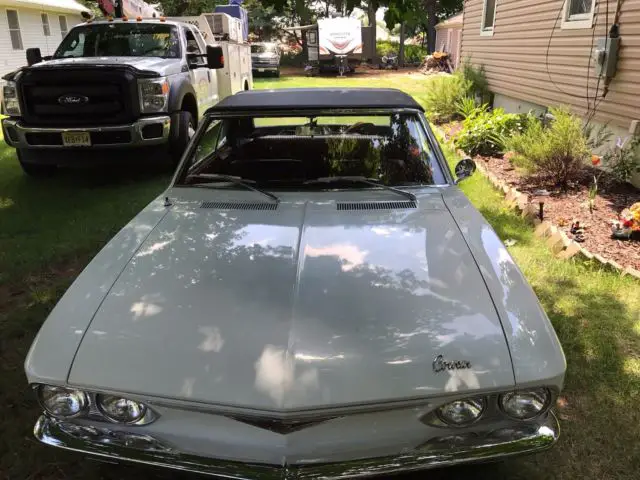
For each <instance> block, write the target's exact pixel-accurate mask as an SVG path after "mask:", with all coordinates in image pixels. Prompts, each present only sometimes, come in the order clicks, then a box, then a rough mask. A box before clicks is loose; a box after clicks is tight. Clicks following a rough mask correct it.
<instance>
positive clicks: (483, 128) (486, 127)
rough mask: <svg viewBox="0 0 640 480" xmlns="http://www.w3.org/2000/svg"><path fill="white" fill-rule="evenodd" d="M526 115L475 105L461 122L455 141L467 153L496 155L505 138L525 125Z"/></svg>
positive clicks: (501, 148)
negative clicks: (489, 109) (460, 128)
mask: <svg viewBox="0 0 640 480" xmlns="http://www.w3.org/2000/svg"><path fill="white" fill-rule="evenodd" d="M526 123H527V121H526V117H525V116H523V115H518V114H514V113H505V112H504V110H503V109H501V108H497V109H495V110H491V111H488V110H487V109H486V106H485V105H483V106H482V107H477V108H476V109H475V110H474V111H473V112H471V114H470V115H469V116H468V117H467V118H466V119H465V121H464V122H463V123H462V130H460V132H459V133H458V135H457V136H456V139H455V143H456V145H457V146H458V148H461V149H462V150H464V151H465V152H466V153H468V154H469V155H485V156H489V155H496V154H498V153H500V152H502V151H503V149H504V143H505V139H506V138H507V137H509V136H511V135H514V134H516V133H520V132H521V131H522V130H524V129H525V127H526Z"/></svg>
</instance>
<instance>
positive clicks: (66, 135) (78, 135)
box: [62, 132, 91, 147]
mask: <svg viewBox="0 0 640 480" xmlns="http://www.w3.org/2000/svg"><path fill="white" fill-rule="evenodd" d="M62 144H63V145H64V146H65V147H90V146H91V135H89V132H62Z"/></svg>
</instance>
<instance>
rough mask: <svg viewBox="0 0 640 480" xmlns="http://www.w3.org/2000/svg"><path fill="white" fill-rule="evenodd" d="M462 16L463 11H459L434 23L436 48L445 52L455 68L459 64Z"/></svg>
mask: <svg viewBox="0 0 640 480" xmlns="http://www.w3.org/2000/svg"><path fill="white" fill-rule="evenodd" d="M462 16H463V13H462V12H460V13H458V14H456V15H453V16H452V17H449V18H447V19H445V20H443V21H441V22H440V23H438V24H437V25H436V50H437V51H440V52H447V53H448V54H449V57H450V59H451V65H453V67H454V68H457V67H458V65H459V64H460V47H461V46H462Z"/></svg>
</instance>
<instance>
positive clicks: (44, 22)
mask: <svg viewBox="0 0 640 480" xmlns="http://www.w3.org/2000/svg"><path fill="white" fill-rule="evenodd" d="M40 19H41V20H42V32H43V33H44V36H45V37H50V36H51V28H49V15H47V14H46V13H41V14H40Z"/></svg>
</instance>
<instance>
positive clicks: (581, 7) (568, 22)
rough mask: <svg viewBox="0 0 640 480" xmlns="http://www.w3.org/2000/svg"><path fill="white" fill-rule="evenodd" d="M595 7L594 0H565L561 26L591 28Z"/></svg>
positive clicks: (566, 27) (564, 27)
mask: <svg viewBox="0 0 640 480" xmlns="http://www.w3.org/2000/svg"><path fill="white" fill-rule="evenodd" d="M595 7H596V0H566V1H565V4H564V15H563V17H562V26H561V28H563V29H572V28H592V27H593V17H594V12H595Z"/></svg>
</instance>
